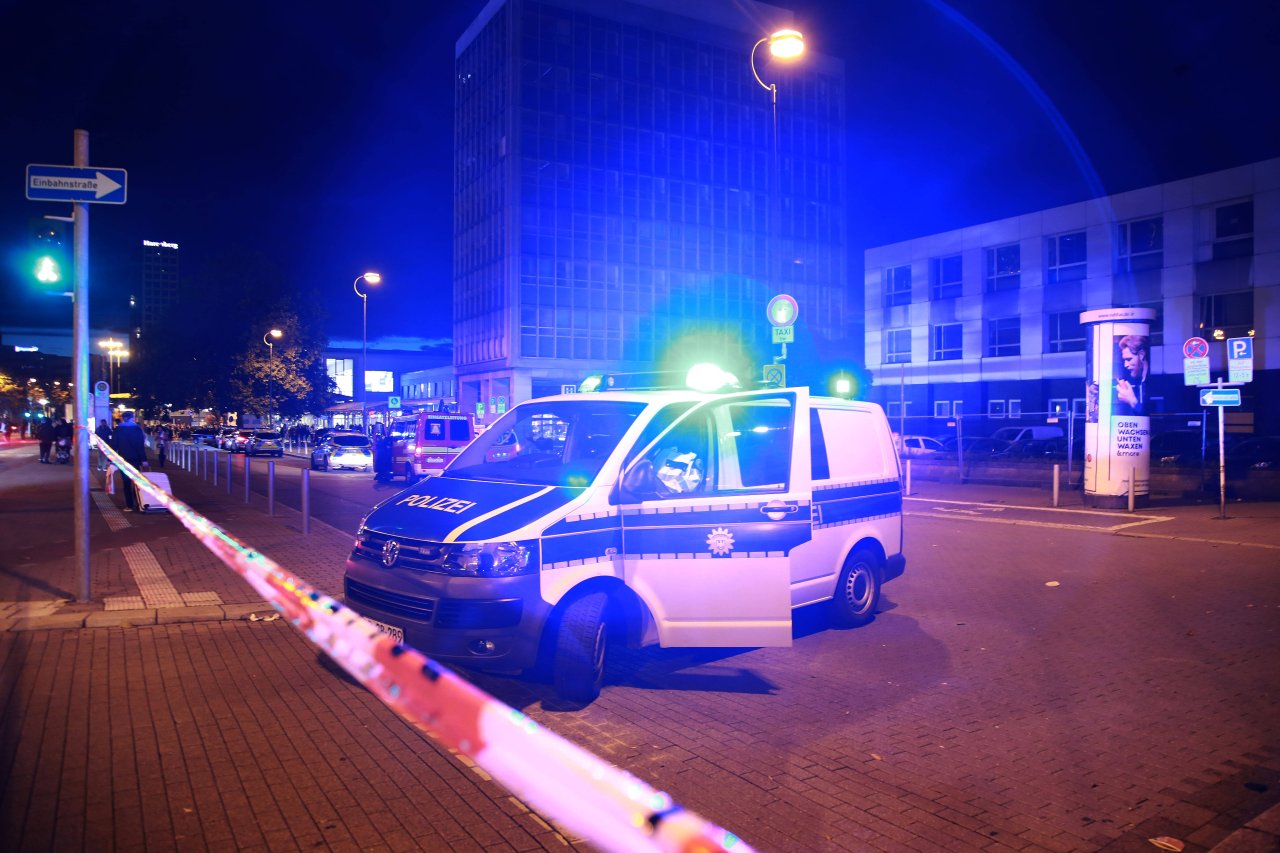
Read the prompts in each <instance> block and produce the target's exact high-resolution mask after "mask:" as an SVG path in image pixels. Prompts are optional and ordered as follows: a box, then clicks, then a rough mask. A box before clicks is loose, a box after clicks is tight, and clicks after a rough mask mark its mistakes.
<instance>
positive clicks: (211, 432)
mask: <svg viewBox="0 0 1280 853" xmlns="http://www.w3.org/2000/svg"><path fill="white" fill-rule="evenodd" d="M191 441H192V442H194V443H195V444H203V445H205V446H206V447H217V446H218V430H217V428H216V427H199V428H197V429H194V430H192V431H191Z"/></svg>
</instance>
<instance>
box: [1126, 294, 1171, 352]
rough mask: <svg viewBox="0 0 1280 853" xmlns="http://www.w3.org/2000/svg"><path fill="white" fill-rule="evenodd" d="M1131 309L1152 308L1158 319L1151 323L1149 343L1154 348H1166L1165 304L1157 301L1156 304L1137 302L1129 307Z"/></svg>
mask: <svg viewBox="0 0 1280 853" xmlns="http://www.w3.org/2000/svg"><path fill="white" fill-rule="evenodd" d="M1129 307H1130V308H1150V309H1151V310H1153V311H1155V312H1156V318H1155V319H1154V320H1152V321H1151V335H1150V338H1151V340H1150V341H1148V343H1149V344H1150V345H1151V346H1153V347H1159V346H1164V302H1163V301H1162V300H1157V301H1155V302H1135V303H1133V304H1132V305H1130V306H1129Z"/></svg>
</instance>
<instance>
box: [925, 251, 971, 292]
mask: <svg viewBox="0 0 1280 853" xmlns="http://www.w3.org/2000/svg"><path fill="white" fill-rule="evenodd" d="M963 278H964V264H963V263H962V260H961V257H960V255H948V256H947V257H945V258H934V259H933V260H931V261H929V283H930V292H931V294H932V296H933V298H934V299H954V298H955V297H957V296H959V295H960V294H961V292H962V291H963V289H964V288H963Z"/></svg>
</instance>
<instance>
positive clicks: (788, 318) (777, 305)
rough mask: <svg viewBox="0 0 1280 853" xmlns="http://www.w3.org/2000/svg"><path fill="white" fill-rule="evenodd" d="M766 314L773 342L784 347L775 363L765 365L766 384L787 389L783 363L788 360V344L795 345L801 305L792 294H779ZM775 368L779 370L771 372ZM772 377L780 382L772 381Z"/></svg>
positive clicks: (770, 303) (770, 302) (766, 310)
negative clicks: (796, 324)
mask: <svg viewBox="0 0 1280 853" xmlns="http://www.w3.org/2000/svg"><path fill="white" fill-rule="evenodd" d="M764 314H765V317H767V318H768V320H769V325H770V326H772V327H773V328H772V333H773V342H774V343H775V344H781V345H782V352H781V354H779V355H778V356H777V357H776V358H775V359H774V360H773V361H774V363H773V364H767V365H765V368H764V383H765V384H766V385H774V386H776V387H778V388H785V387H786V385H787V382H786V379H787V371H786V368H785V367H783V363H784V362H785V361H786V360H787V344H789V343H795V339H796V330H795V322H796V318H797V317H799V316H800V303H798V302H796V298H795V297H794V296H791V295H790V294H787V293H779V294H778V295H777V296H775V297H773V298H772V299H770V300H769V304H768V306H766V307H765V311H764ZM773 368H777V370H776V371H773V372H771V370H772V369H773ZM771 376H772V377H774V379H777V380H778V381H773V380H772V379H770V377H771Z"/></svg>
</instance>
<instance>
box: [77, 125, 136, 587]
mask: <svg viewBox="0 0 1280 853" xmlns="http://www.w3.org/2000/svg"><path fill="white" fill-rule="evenodd" d="M75 164H76V165H77V166H88V165H89V131H87V130H80V129H77V130H76V131H75ZM72 210H73V212H72V223H73V224H72V229H73V234H74V241H75V243H74V250H73V251H74V253H75V263H74V264H73V266H74V267H75V282H74V289H73V290H72V296H71V304H72V309H71V310H72V324H71V325H72V344H73V346H74V348H75V356H74V359H73V363H72V373H74V374H75V383H76V396H75V407H74V409H73V413H74V414H73V416H74V417H75V420H76V422H75V429H74V430H73V431H72V450H73V452H74V453H75V505H74V512H75V523H74V533H75V543H76V544H75V551H76V565H77V566H78V567H79V568H80V600H81V601H90V600H91V599H92V597H93V595H92V583H91V580H92V579H91V576H90V573H89V436H91V435H93V432H94V430H93V426H94V424H93V398H92V397H91V396H90V392H91V389H90V388H89V205H88V204H86V203H85V202H82V201H81V202H76V203H75V204H74V205H73V207H72ZM126 488H127V486H126Z"/></svg>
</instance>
